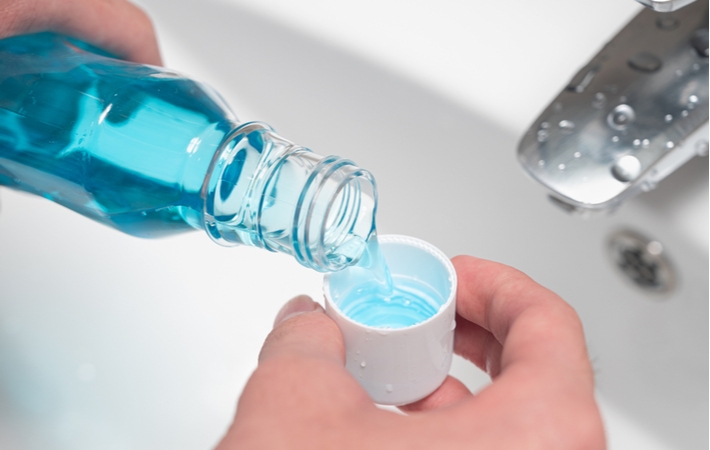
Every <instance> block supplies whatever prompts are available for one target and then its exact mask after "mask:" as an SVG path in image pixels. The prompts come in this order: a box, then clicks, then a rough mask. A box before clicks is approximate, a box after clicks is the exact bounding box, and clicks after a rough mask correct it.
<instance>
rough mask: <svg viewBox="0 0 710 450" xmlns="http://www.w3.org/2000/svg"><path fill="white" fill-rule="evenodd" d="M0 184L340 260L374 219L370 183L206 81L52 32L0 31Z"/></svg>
mask: <svg viewBox="0 0 710 450" xmlns="http://www.w3.org/2000/svg"><path fill="white" fill-rule="evenodd" d="M0 185H6V186H9V187H12V188H15V189H20V190H24V191H27V192H31V193H34V194H37V195H41V196H43V197H45V198H48V199H50V200H52V201H54V202H57V203H59V204H62V205H64V206H66V207H68V208H70V209H72V210H74V211H76V212H78V213H80V214H83V215H85V216H87V217H90V218H92V219H94V220H96V221H98V222H101V223H104V224H106V225H109V226H111V227H114V228H116V229H118V230H121V231H123V232H125V233H128V234H131V235H135V236H139V237H148V238H153V237H161V236H166V235H170V234H173V233H179V232H184V231H188V230H192V229H195V228H197V229H204V230H206V231H207V233H208V234H209V235H210V237H212V238H213V239H214V240H215V241H217V242H218V243H221V244H224V245H236V244H246V245H253V246H257V247H262V248H266V249H268V250H272V251H280V252H284V253H287V254H291V255H293V256H294V257H295V258H296V259H297V260H298V261H299V262H300V263H301V264H303V265H305V266H307V267H311V268H314V269H316V270H319V271H333V270H339V269H341V268H343V267H346V266H348V265H350V264H352V263H353V262H355V261H356V260H357V259H359V257H360V255H361V254H362V253H363V251H364V249H365V246H366V244H365V243H366V241H367V239H368V237H369V235H370V234H371V232H372V230H373V229H374V214H375V210H376V202H377V199H376V190H375V185H374V179H373V178H372V176H371V175H370V174H369V173H368V172H367V171H365V170H363V169H360V168H359V167H357V166H355V165H354V164H353V163H352V162H350V161H347V160H344V159H341V158H338V157H334V156H329V157H322V156H319V155H316V154H314V153H312V152H311V151H310V150H308V149H306V148H303V147H299V146H296V145H294V144H293V143H292V142H289V141H288V140H286V139H283V138H282V137H280V136H278V135H277V134H276V133H274V131H273V130H272V129H271V128H270V127H269V126H268V125H265V124H260V123H246V124H241V123H239V122H238V121H237V119H236V117H235V116H234V115H233V113H232V112H231V111H230V110H229V108H228V107H227V106H226V105H225V103H224V102H223V101H222V99H221V97H220V96H219V95H218V94H216V93H215V92H214V91H213V90H211V89H210V88H209V87H206V86H204V85H202V84H200V83H197V82H195V81H193V80H190V79H188V78H185V77H184V76H181V75H179V74H176V73H174V72H171V71H168V70H166V69H163V68H158V67H152V66H145V65H139V64H133V63H129V62H125V61H119V60H116V59H113V58H111V57H109V56H108V55H106V54H104V53H102V52H101V51H100V50H97V49H95V48H91V47H89V46H87V45H86V44H83V43H81V42H78V41H75V40H72V39H69V38H66V37H63V36H59V35H56V34H51V33H41V34H37V35H29V36H19V37H14V38H9V39H5V40H2V41H0Z"/></svg>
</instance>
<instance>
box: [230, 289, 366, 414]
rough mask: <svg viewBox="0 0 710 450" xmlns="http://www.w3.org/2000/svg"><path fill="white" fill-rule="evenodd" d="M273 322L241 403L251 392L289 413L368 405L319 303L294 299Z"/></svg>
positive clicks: (338, 335) (339, 338)
mask: <svg viewBox="0 0 710 450" xmlns="http://www.w3.org/2000/svg"><path fill="white" fill-rule="evenodd" d="M275 322H276V323H275V325H274V329H273V330H272V331H271V333H270V334H269V336H268V337H267V338H266V341H265V342H264V345H263V347H262V349H261V353H260V354H259V366H258V368H257V370H256V371H255V372H254V374H253V375H252V378H251V379H250V381H249V385H248V386H247V389H245V392H244V394H243V395H242V400H243V401H248V400H249V399H250V398H251V397H250V395H251V392H252V391H254V392H258V395H257V397H258V398H257V401H259V402H263V401H264V400H265V396H267V397H268V398H272V399H274V401H275V402H281V403H282V406H284V407H293V408H299V407H301V406H302V403H303V402H314V401H319V400H323V401H328V402H333V401H338V400H336V399H337V398H340V401H343V402H348V401H356V402H358V401H362V400H367V403H368V404H371V403H372V402H371V401H370V400H369V397H367V394H366V393H365V392H364V391H363V390H362V388H361V387H360V386H359V385H358V384H357V382H356V381H355V380H354V379H353V378H352V377H351V376H350V374H349V373H348V372H347V370H346V369H345V346H344V343H343V337H342V335H341V333H340V330H339V329H338V327H337V325H336V324H335V322H333V321H332V320H331V319H330V318H329V317H328V316H326V315H325V313H324V310H323V308H322V307H321V306H320V305H319V304H318V303H316V302H314V301H313V300H311V298H310V297H307V296H298V297H296V298H294V299H292V300H291V301H289V302H288V303H287V304H286V305H284V307H283V308H282V309H281V311H280V312H279V313H278V314H277V316H276V321H275ZM339 396H340V397H339ZM286 403H288V405H286ZM240 405H241V401H240Z"/></svg>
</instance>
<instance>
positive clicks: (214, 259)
mask: <svg viewBox="0 0 710 450" xmlns="http://www.w3.org/2000/svg"><path fill="white" fill-rule="evenodd" d="M139 3H140V4H141V5H142V6H143V7H144V8H145V9H146V10H147V11H148V12H149V13H150V14H151V15H152V16H153V18H154V20H155V23H156V27H157V30H158V34H159V40H160V42H161V45H162V48H163V51H164V58H165V61H166V64H167V65H168V66H170V67H172V68H175V69H177V70H179V71H182V72H184V73H186V74H188V75H190V76H192V77H193V78H196V79H199V80H204V81H207V82H209V83H210V84H211V85H213V86H214V87H215V88H217V90H218V91H220V92H221V93H222V94H223V95H224V97H225V98H226V99H227V101H228V102H229V103H230V104H231V105H232V107H233V109H234V111H235V112H236V113H237V115H238V116H239V117H240V118H241V119H242V120H262V121H265V122H267V123H269V124H271V125H272V126H273V127H274V128H275V129H276V130H277V131H278V132H279V133H280V134H281V135H283V136H284V137H287V138H289V139H291V140H293V141H294V142H297V143H299V144H301V145H304V146H308V147H310V148H312V149H314V151H316V152H318V153H320V154H337V155H341V156H344V157H348V158H350V159H353V160H354V161H355V162H356V163H357V164H358V165H360V166H361V167H365V168H368V169H370V170H371V171H372V172H373V174H374V175H375V177H376V178H377V181H378V186H379V191H380V207H379V212H378V229H379V231H380V232H382V233H383V234H390V233H396V234H406V235H411V236H416V237H419V238H421V239H424V240H426V241H429V242H431V243H432V244H434V245H436V246H437V247H439V248H441V249H442V250H443V251H445V252H446V253H447V254H448V255H450V256H454V255H456V254H460V253H466V254H472V255H476V256H479V257H483V258H489V259H493V260H497V261H501V262H504V263H506V264H509V265H512V266H515V267H517V268H519V269H521V270H523V271H525V272H527V273H528V274H530V275H531V276H532V277H533V278H535V279H536V280H538V281H539V282H540V283H542V284H544V285H546V286H548V287H550V288H551V289H553V290H555V291H556V292H558V293H559V294H560V295H562V296H563V297H564V298H565V299H566V300H567V301H569V302H570V303H571V304H572V305H573V306H574V307H575V308H576V309H577V310H578V312H579V314H580V315H581V317H582V319H583V321H584V324H585V328H586V332H587V340H588V343H589V348H590V353H591V356H592V359H593V364H594V367H595V370H596V372H597V381H598V393H599V400H600V404H601V405H602V410H603V414H604V417H605V421H606V423H607V429H608V434H609V442H610V448H611V449H612V450H621V449H625V448H644V449H651V450H653V449H658V450H662V449H684V450H685V449H703V448H707V447H708V433H707V431H708V271H709V269H708V162H707V159H706V158H696V159H694V160H692V161H690V162H689V163H688V164H686V165H685V166H684V167H682V168H681V169H680V170H679V171H678V172H676V173H675V174H673V175H672V176H671V177H669V178H667V179H666V180H664V181H663V182H662V183H661V184H659V186H658V187H657V188H656V190H654V191H652V192H649V193H646V194H643V195H641V196H639V197H637V198H635V199H633V200H632V201H630V202H628V203H627V204H625V205H624V206H623V207H622V208H621V209H620V210H619V211H617V212H616V213H615V214H613V215H610V216H604V217H596V218H593V219H590V220H581V219H579V218H576V217H572V216H569V215H567V214H566V213H565V212H564V211H562V210H561V209H559V208H558V207H556V206H555V205H554V204H553V203H551V202H549V201H548V200H547V198H546V195H545V192H544V190H543V188H542V187H539V186H537V185H536V184H535V183H534V182H533V181H532V180H529V179H527V178H526V177H525V175H524V174H523V172H522V170H521V169H520V167H519V166H518V164H517V162H516V158H515V149H516V146H517V142H518V140H519V138H520V136H521V134H522V133H523V132H524V130H525V129H526V127H527V126H528V125H529V122H530V121H532V120H533V119H534V118H535V117H536V115H537V113H538V112H539V110H540V109H542V108H543V107H544V106H545V105H547V103H548V102H549V100H550V99H551V98H553V96H554V95H555V94H556V93H557V92H558V90H559V89H560V87H561V86H563V85H564V84H565V83H566V82H567V81H568V79H569V77H571V76H572V75H573V74H574V73H575V72H576V70H577V69H578V68H579V67H580V66H581V65H582V64H584V63H585V62H586V60H587V59H588V58H589V57H590V56H591V55H592V54H593V53H595V52H596V51H597V50H598V48H599V47H600V46H601V45H602V44H603V43H604V42H605V41H606V40H607V39H609V38H611V36H612V34H613V33H614V32H615V31H616V30H617V29H618V28H620V27H621V26H622V25H623V24H624V23H625V22H626V21H627V20H629V19H630V18H631V17H632V16H633V15H634V14H635V13H636V12H637V11H638V8H640V6H638V5H637V4H636V3H635V2H633V1H631V0H627V2H621V1H619V0H600V1H599V2H594V3H593V4H592V3H590V2H566V1H563V0H551V1H549V2H546V3H545V4H530V3H532V2H522V1H519V2H513V4H508V5H506V6H505V8H500V7H498V8H497V7H496V5H495V4H490V5H489V4H485V5H484V4H478V3H476V4H475V6H474V4H473V3H472V2H468V3H470V5H468V6H466V5H460V4H459V3H463V2H454V1H453V0H449V1H443V2H439V3H437V4H436V5H434V3H428V4H422V5H418V4H417V5H409V4H405V3H403V2H397V1H394V0H379V1H377V2H375V1H374V0H367V1H361V2H357V3H352V4H349V5H343V4H342V2H339V3H338V5H337V6H335V4H330V3H328V2H319V1H316V0H299V1H298V2H294V1H291V2H287V1H285V0H268V1H267V0H263V1H257V0H243V1H227V0H223V1H219V0H201V1H196V0H192V1H189V0H176V1H174V2H169V4H168V3H167V2H160V1H158V0H141V1H140V2H139ZM484 37H485V39H484ZM629 232H630V233H632V234H633V235H634V236H642V237H644V238H647V239H648V242H649V243H651V242H653V243H656V244H657V245H656V244H654V245H655V247H653V248H655V249H656V250H658V251H657V252H656V253H658V254H659V255H661V256H662V258H663V261H664V263H667V268H668V270H669V277H670V279H672V283H670V284H669V285H668V286H666V287H665V288H664V289H655V290H654V289H648V288H647V287H643V286H642V285H639V284H638V283H636V282H634V277H633V276H629V275H630V272H629V271H628V270H626V271H624V270H620V267H619V266H620V265H623V264H620V262H619V259H618V256H619V254H618V252H617V254H615V253H614V252H615V248H617V247H614V246H613V245H611V244H610V243H613V242H615V239H618V237H619V236H620V235H621V236H623V235H624V233H629ZM659 246H660V247H659ZM661 249H662V251H661ZM664 267H665V266H664ZM637 269H638V267H637ZM639 270H640V269H639ZM635 273H638V270H637V271H636V272H635ZM637 281H638V280H637ZM300 293H305V294H309V295H311V296H313V297H314V298H321V296H322V294H321V276H320V275H319V274H317V273H315V272H311V271H309V270H307V269H305V268H303V267H301V266H299V265H298V264H297V263H296V262H295V260H293V259H292V258H290V257H287V256H284V255H279V254H272V253H268V252H264V251H261V250H257V249H253V248H222V247H219V246H217V245H215V244H213V243H212V242H210V240H209V238H208V237H207V236H206V235H205V234H204V233H200V232H194V233H188V234H185V235H181V236H176V237H171V238H166V239H163V240H153V241H148V240H140V239H137V238H133V237H130V236H126V235H123V234H121V233H119V232H117V231H114V230H112V229H109V228H107V227H104V226H102V225H99V224H96V223H94V222H92V221H90V220H87V219H85V218H84V217H81V216H79V215H77V214H74V213H72V212H70V211H68V210H66V209H63V208H61V207H59V206H57V205H55V204H53V203H51V202H48V201H46V200H44V199H41V198H35V197H31V196H28V195H26V194H21V193H18V192H14V191H11V190H8V189H0V448H3V449H23V450H25V449H95V448H102V449H117V450H118V449H155V448H170V449H178V450H179V449H197V448H200V449H201V448H204V449H207V448H211V447H212V446H214V445H215V444H216V442H217V441H218V440H219V439H220V437H221V435H222V433H223V432H224V431H225V430H226V428H227V426H228V424H229V423H230V421H231V418H232V416H233V413H234V408H235V405H236V399H237V397H238V395H239V392H240V391H241V389H242V387H243V385H244V383H245V382H246V380H247V378H248V377H249V375H250V373H251V371H252V370H253V369H254V367H255V366H256V358H257V355H258V352H259V349H260V346H261V342H262V341H263V339H264V337H265V336H266V334H267V333H268V331H269V330H270V328H271V323H272V320H273V317H274V316H275V314H276V312H277V311H278V309H279V308H280V307H281V305H282V304H283V303H284V302H285V301H286V300H288V299H289V298H291V297H293V296H295V295H297V294H300ZM453 373H454V375H456V376H458V377H460V378H461V379H462V380H463V381H464V382H465V383H466V384H468V385H469V386H470V387H471V388H472V389H474V390H475V389H480V388H481V387H482V386H484V385H485V384H486V383H487V382H488V379H487V377H486V376H485V374H483V373H481V372H480V371H478V370H477V369H475V368H473V367H471V366H470V365H468V364H466V363H464V362H463V361H461V360H456V361H455V363H454V367H453Z"/></svg>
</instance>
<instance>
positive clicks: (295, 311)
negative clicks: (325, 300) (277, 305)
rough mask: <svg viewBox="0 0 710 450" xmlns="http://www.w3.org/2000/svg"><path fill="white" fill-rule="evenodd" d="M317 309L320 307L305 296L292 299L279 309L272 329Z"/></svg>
mask: <svg viewBox="0 0 710 450" xmlns="http://www.w3.org/2000/svg"><path fill="white" fill-rule="evenodd" d="M319 308H321V306H320V305H319V304H318V303H316V302H314V301H313V300H311V298H310V297H309V296H307V295H299V296H297V297H294V298H292V299H291V300H289V301H288V302H286V304H285V305H283V306H282V307H281V310H280V311H279V312H278V314H276V319H274V327H275V326H277V325H278V324H280V323H281V322H283V321H285V320H286V319H290V318H291V317H293V316H297V315H299V314H303V313H307V312H311V311H315V310H317V309H319ZM321 309H322V308H321Z"/></svg>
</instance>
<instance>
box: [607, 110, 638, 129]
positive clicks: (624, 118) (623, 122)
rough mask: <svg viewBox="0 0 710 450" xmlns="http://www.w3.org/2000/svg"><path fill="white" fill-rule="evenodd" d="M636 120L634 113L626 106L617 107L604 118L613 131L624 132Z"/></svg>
mask: <svg viewBox="0 0 710 450" xmlns="http://www.w3.org/2000/svg"><path fill="white" fill-rule="evenodd" d="M634 120H636V112H635V111H634V109H633V108H632V107H630V106H629V105H627V104H623V103H622V104H621V105H618V106H617V107H616V108H614V109H613V110H612V111H611V112H610V113H609V115H608V116H607V118H606V121H607V123H608V124H609V126H610V127H612V128H613V129H615V130H625V129H626V128H628V127H629V125H631V124H632V123H633V122H634Z"/></svg>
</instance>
